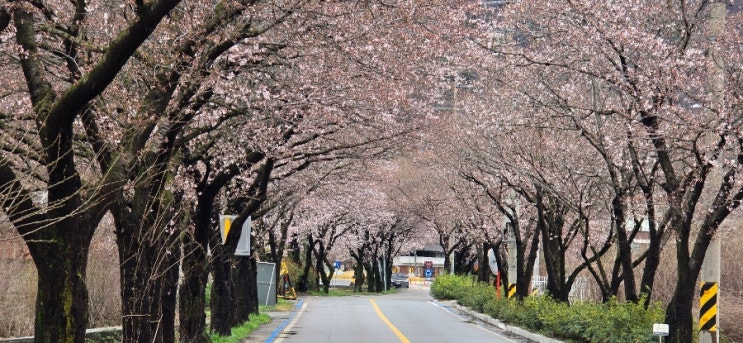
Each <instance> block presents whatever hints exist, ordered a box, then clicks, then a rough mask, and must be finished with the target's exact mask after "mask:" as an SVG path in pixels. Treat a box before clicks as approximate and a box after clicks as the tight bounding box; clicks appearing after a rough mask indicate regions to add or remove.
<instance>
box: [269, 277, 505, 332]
mask: <svg viewBox="0 0 743 343" xmlns="http://www.w3.org/2000/svg"><path fill="white" fill-rule="evenodd" d="M265 342H275V343H279V342H281V343H323V342H328V343H331V342H332V343H334V342H354V343H365V342H369V343H372V342H373V343H379V342H403V343H409V342H413V343H418V342H426V343H444V342H454V343H468V342H502V343H514V342H516V341H514V340H512V339H509V338H507V337H505V336H503V335H502V334H500V333H498V332H494V331H491V330H490V329H488V328H485V327H483V326H480V325H478V324H476V323H473V322H472V321H470V320H469V319H468V318H467V317H465V316H461V315H459V314H458V313H457V312H456V310H455V309H452V308H449V307H448V306H446V305H444V304H441V303H438V302H436V301H434V300H433V299H432V298H431V297H430V296H429V295H428V288H417V287H413V288H410V289H401V290H400V291H399V292H398V293H397V294H390V295H384V296H347V297H308V298H305V299H304V300H303V303H302V306H301V307H300V309H299V310H298V311H297V313H296V314H295V315H294V316H293V317H292V318H291V319H289V320H288V321H287V322H286V325H285V326H284V327H283V330H281V332H280V333H278V334H275V335H274V337H271V338H269V339H268V340H266V341H265Z"/></svg>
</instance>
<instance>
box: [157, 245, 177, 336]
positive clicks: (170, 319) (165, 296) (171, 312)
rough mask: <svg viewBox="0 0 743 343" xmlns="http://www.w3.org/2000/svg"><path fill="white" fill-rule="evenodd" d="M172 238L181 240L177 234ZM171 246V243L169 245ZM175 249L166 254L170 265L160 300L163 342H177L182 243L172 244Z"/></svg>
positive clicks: (164, 279)
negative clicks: (176, 318) (176, 321)
mask: <svg viewBox="0 0 743 343" xmlns="http://www.w3.org/2000/svg"><path fill="white" fill-rule="evenodd" d="M172 238H174V239H176V241H177V242H178V243H180V240H178V239H177V236H176V235H173V236H172ZM168 246H169V247H171V245H168ZM172 247H173V249H172V250H171V252H170V253H169V254H166V258H165V263H166V265H168V266H170V267H168V269H167V271H166V272H165V274H164V275H163V280H162V281H163V282H162V286H161V287H160V302H161V306H162V308H161V311H162V341H163V342H175V341H176V339H175V337H176V336H175V331H176V324H175V312H176V309H177V308H178V297H177V294H178V281H179V277H180V275H179V269H180V268H179V265H180V263H181V262H180V261H181V247H180V244H176V245H175V246H172Z"/></svg>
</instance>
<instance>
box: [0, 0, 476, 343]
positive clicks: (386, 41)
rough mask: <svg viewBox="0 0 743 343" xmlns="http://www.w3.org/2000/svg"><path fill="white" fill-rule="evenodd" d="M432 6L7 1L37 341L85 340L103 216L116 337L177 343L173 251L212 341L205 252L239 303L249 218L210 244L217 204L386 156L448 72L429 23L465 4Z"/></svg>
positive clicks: (7, 51)
mask: <svg viewBox="0 0 743 343" xmlns="http://www.w3.org/2000/svg"><path fill="white" fill-rule="evenodd" d="M440 5H441V4H440V3H438V2H431V1H428V2H425V3H416V2H409V1H400V2H393V3H378V2H375V1H359V2H350V3H349V2H343V1H331V2H326V1H308V0H293V1H219V0H205V1H195V2H185V1H180V0H151V1H144V0H136V1H131V2H122V3H113V2H107V1H84V0H75V1H58V0H52V1H11V2H4V3H3V4H1V5H0V45H1V46H2V49H1V50H0V51H2V53H1V54H0V59H2V63H1V64H2V67H0V68H1V69H2V74H3V76H4V77H3V80H2V84H3V87H1V88H2V89H3V93H2V94H1V95H0V96H1V98H0V103H1V104H2V106H1V107H0V109H1V110H0V119H1V120H2V129H3V135H2V138H1V140H2V148H3V149H2V155H1V157H0V194H1V195H2V198H1V200H0V202H2V211H3V213H4V214H5V215H6V216H7V217H8V218H9V220H10V222H11V223H12V225H13V226H14V227H15V229H16V230H17V232H18V233H19V234H20V235H21V236H22V237H23V239H24V240H25V241H26V243H27V245H28V248H29V251H30V254H31V256H32V258H33V260H34V263H35V265H36V267H37V270H38V296H37V301H36V318H35V332H34V335H35V341H36V342H73V341H75V342H82V341H83V337H84V334H85V329H86V327H87V317H88V296H87V290H86V286H85V282H84V280H85V276H86V267H87V255H88V249H89V245H90V240H91V237H92V235H93V233H94V232H95V230H96V227H97V226H98V224H99V222H100V221H101V218H102V217H103V216H104V215H105V214H106V213H111V214H112V215H113V217H114V222H115V226H116V236H117V244H118V251H119V264H120V273H121V296H122V308H123V316H122V318H123V323H122V324H123V335H124V341H125V342H157V341H168V342H171V341H174V340H175V337H176V336H175V320H174V319H175V311H176V307H177V305H176V294H177V292H176V289H177V286H178V269H179V265H180V264H181V262H182V263H183V266H184V274H185V276H184V278H185V280H184V281H183V287H181V288H180V292H181V293H180V294H181V296H180V301H181V303H180V324H181V325H180V326H179V327H180V339H181V340H182V341H205V340H208V338H206V335H205V334H204V332H205V328H204V311H203V307H204V303H203V296H204V290H205V280H206V270H208V269H207V268H209V262H210V261H209V260H207V259H206V250H207V246H208V247H211V249H212V254H213V255H212V256H213V258H212V260H211V267H210V268H211V269H212V272H213V275H214V278H215V287H214V289H215V290H216V291H215V295H216V296H223V297H227V299H230V297H232V295H231V294H230V293H231V290H230V286H229V285H228V282H227V281H225V280H227V279H229V278H230V275H229V274H230V268H228V266H229V263H230V262H229V259H230V256H231V251H232V250H234V246H235V244H236V243H235V242H236V240H237V231H238V230H234V232H235V233H234V234H230V235H229V236H228V237H227V242H226V244H224V245H220V244H215V241H216V239H215V237H216V236H217V233H216V229H215V228H217V227H218V226H217V220H216V218H217V214H218V213H224V212H227V211H229V212H232V213H237V214H239V216H238V218H237V219H236V221H235V223H234V225H236V226H239V225H240V224H241V222H243V221H244V220H245V219H246V218H247V217H248V216H249V215H251V214H253V215H255V214H259V213H255V211H257V210H258V209H259V208H260V205H261V203H262V202H264V201H265V199H266V198H267V193H268V190H269V189H270V188H269V184H270V183H271V182H272V181H274V180H281V179H286V178H291V177H292V176H293V175H296V174H298V173H300V172H302V171H305V170H307V168H308V166H310V165H312V164H313V163H320V162H327V161H332V160H341V159H348V158H349V157H352V158H368V157H370V156H374V155H377V154H380V153H381V152H383V151H385V150H387V149H386V145H388V144H389V141H390V139H392V138H394V137H397V136H399V135H400V133H401V132H406V131H409V129H408V128H407V126H408V125H412V126H414V125H415V124H416V122H417V121H419V120H420V119H423V118H422V117H424V116H425V113H427V112H428V111H427V110H426V108H427V107H426V106H427V105H426V104H425V102H424V101H422V100H423V97H421V96H420V95H422V94H427V93H428V94H433V91H431V90H430V89H429V88H428V87H427V84H428V83H430V82H434V81H435V80H436V79H437V78H436V77H435V75H436V74H437V71H436V70H431V69H430V68H429V67H428V66H426V65H424V64H422V63H420V61H426V60H430V59H431V58H432V57H431V56H436V55H440V54H441V49H440V47H442V48H443V47H444V46H445V45H442V44H443V43H444V42H443V41H442V40H440V39H439V38H438V37H439V36H438V35H437V34H436V32H435V30H439V29H443V30H445V31H450V32H457V29H453V28H452V29H451V30H449V29H448V27H447V26H448V25H450V24H451V25H453V24H457V20H458V18H463V17H464V16H463V13H464V10H465V7H466V6H469V5H471V4H467V3H466V2H458V3H455V4H450V3H447V4H446V6H443V7H442V6H440ZM442 18H451V22H447V21H443V20H441V19H442ZM431 23H436V24H437V26H436V27H429V25H430V24H431ZM434 29H435V30H434ZM421 41H426V42H428V44H426V45H425V49H422V48H424V46H421V45H419V44H413V43H416V42H421ZM402 60H405V61H408V62H409V64H401V63H399V61H402ZM406 83H407V84H408V85H409V86H405V87H404V85H405V84H406ZM412 85H415V87H413V86H412ZM413 89H414V90H415V91H416V92H417V93H418V96H417V97H413V96H409V95H408V93H409V91H408V90H413ZM413 109H415V112H414V111H413ZM417 115H420V116H421V117H420V118H417V117H415V116H417ZM181 246H182V247H183V249H181ZM246 268H248V269H250V268H251V267H250V264H248V265H247V266H246ZM223 286H224V287H223ZM228 303H229V302H228V301H220V300H218V299H216V300H213V304H212V305H213V306H215V304H228ZM254 305H255V304H253V306H247V308H255V306H254ZM225 306H226V305H225ZM229 313H230V310H221V309H219V305H217V308H213V312H212V321H211V323H212V329H213V330H214V331H216V332H219V333H228V332H229V327H230V325H231V324H234V322H235V319H234V317H235V316H232V315H230V314H229Z"/></svg>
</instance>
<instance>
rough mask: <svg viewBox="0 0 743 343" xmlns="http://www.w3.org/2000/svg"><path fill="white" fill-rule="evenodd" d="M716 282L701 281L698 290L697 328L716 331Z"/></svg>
mask: <svg viewBox="0 0 743 343" xmlns="http://www.w3.org/2000/svg"><path fill="white" fill-rule="evenodd" d="M717 292H718V287H717V282H702V289H701V291H700V292H699V330H703V331H711V332H714V331H717Z"/></svg>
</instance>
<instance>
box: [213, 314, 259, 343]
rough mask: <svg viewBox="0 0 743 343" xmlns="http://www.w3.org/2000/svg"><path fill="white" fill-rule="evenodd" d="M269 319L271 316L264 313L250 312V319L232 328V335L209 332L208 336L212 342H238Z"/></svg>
mask: <svg viewBox="0 0 743 343" xmlns="http://www.w3.org/2000/svg"><path fill="white" fill-rule="evenodd" d="M270 321H271V317H270V316H269V315H267V314H265V313H261V314H258V315H256V314H251V315H250V320H248V321H247V322H244V323H242V324H240V325H238V326H236V327H234V328H232V335H230V336H220V335H217V334H211V335H210V336H211V339H212V342H213V343H238V342H240V341H241V340H243V339H245V338H246V337H248V336H249V335H250V333H251V332H253V331H255V329H257V328H258V327H259V326H261V325H263V324H266V323H268V322H270Z"/></svg>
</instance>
